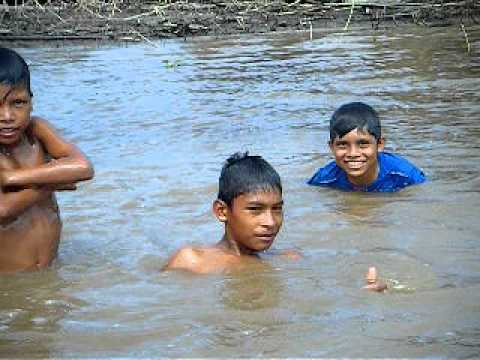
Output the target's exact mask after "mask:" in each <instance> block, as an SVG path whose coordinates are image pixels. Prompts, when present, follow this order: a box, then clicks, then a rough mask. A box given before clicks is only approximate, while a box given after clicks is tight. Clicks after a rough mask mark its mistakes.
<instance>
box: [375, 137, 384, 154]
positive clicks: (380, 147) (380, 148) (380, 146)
mask: <svg viewBox="0 0 480 360" xmlns="http://www.w3.org/2000/svg"><path fill="white" fill-rule="evenodd" d="M377 148H378V151H383V149H385V138H384V137H383V136H381V137H380V139H378V142H377Z"/></svg>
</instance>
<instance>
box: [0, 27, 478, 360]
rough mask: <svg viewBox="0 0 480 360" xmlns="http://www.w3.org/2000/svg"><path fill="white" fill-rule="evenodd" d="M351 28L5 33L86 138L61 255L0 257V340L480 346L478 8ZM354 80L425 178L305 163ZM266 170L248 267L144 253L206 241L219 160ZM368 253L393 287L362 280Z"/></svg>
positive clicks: (216, 231) (422, 352)
mask: <svg viewBox="0 0 480 360" xmlns="http://www.w3.org/2000/svg"><path fill="white" fill-rule="evenodd" d="M468 30H469V35H470V42H471V44H472V47H473V49H474V52H473V53H471V54H470V55H468V54H467V53H466V49H465V40H464V37H463V33H462V32H461V31H460V30H459V29H458V28H442V29H425V28H420V27H404V28H402V29H401V31H399V30H398V29H396V30H395V31H377V32H375V31H371V30H368V29H367V30H365V29H352V30H351V31H350V32H348V33H347V34H342V33H341V32H340V31H324V32H322V31H317V32H315V33H314V39H313V40H312V41H310V39H309V36H308V34H305V33H299V32H294V33H283V34H263V35H254V36H238V37H229V38H222V39H217V38H198V39H191V40H190V39H189V40H188V41H186V42H184V41H179V40H171V41H159V42H157V43H155V44H156V47H153V46H151V45H148V44H137V45H129V46H124V45H122V46H112V45H110V46H96V45H92V44H91V45H85V44H83V45H81V46H70V45H69V46H61V47H36V48H18V50H19V51H20V52H21V53H22V54H23V55H24V56H25V57H26V58H27V59H28V60H29V63H30V64H31V69H32V82H33V90H34V93H35V98H34V100H35V105H34V106H35V113H36V114H39V115H42V116H45V117H47V118H49V119H51V121H52V122H53V123H54V124H55V125H56V126H57V127H58V128H59V129H60V130H61V131H62V132H63V133H64V135H65V136H66V137H68V138H70V139H72V140H73V141H75V142H76V143H77V144H79V145H80V147H81V148H82V149H83V150H84V151H85V152H86V153H87V154H88V155H89V156H90V158H91V159H92V161H93V162H94V164H95V167H96V178H95V180H94V181H92V182H89V183H88V184H84V185H82V186H81V187H80V189H79V190H78V191H77V192H76V193H61V194H59V201H60V206H61V208H62V213H63V219H64V232H63V240H62V244H61V247H60V251H59V260H58V262H57V263H56V264H55V265H54V266H53V267H52V268H51V269H48V270H46V271H42V272H40V273H32V274H18V275H2V276H0V291H1V292H0V355H1V356H3V357H28V358H31V357H91V358H98V357H125V358H139V357H156V356H165V357H427V358H447V357H457V358H468V357H475V356H480V318H479V316H480V315H479V314H480V305H479V304H480V251H479V247H480V222H479V220H478V219H479V215H478V214H479V211H478V209H479V205H480V195H479V190H480V178H479V173H480V171H479V170H480V136H479V135H480V125H479V116H478V115H479V113H480V102H479V100H480V96H479V92H480V80H479V75H480V61H479V57H478V49H479V47H480V41H479V38H480V28H478V27H477V28H471V29H468ZM356 100H362V101H365V102H368V103H370V104H372V105H373V106H375V107H376V108H377V109H378V111H379V113H380V114H381V116H382V118H383V124H384V128H385V135H386V137H387V149H388V150H390V151H396V152H399V153H401V154H403V155H405V156H406V157H407V158H409V159H411V160H412V161H414V162H415V163H416V164H417V165H418V166H420V167H422V168H423V169H424V171H425V172H426V173H427V175H428V177H429V182H428V183H427V184H425V185H422V186H418V187H413V188H410V189H407V190H405V191H402V192H400V193H396V194H386V195H374V194H356V193H341V192H337V191H333V190H326V189H317V188H311V187H308V186H306V185H305V181H306V179H307V178H309V176H311V174H312V173H313V172H314V171H315V170H316V169H317V168H318V167H319V166H320V165H322V164H323V163H325V162H326V161H328V160H329V159H330V154H329V152H328V147H327V145H326V142H327V139H328V118H329V116H330V114H331V112H332V111H333V110H334V109H335V108H336V107H337V106H339V105H340V104H342V103H345V102H348V101H356ZM238 150H249V151H250V152H251V153H253V154H261V155H263V156H264V157H265V158H266V159H267V160H268V161H270V162H271V163H272V164H273V165H274V166H275V167H276V168H277V169H278V171H279V172H280V174H281V176H282V178H283V181H284V189H285V203H286V207H285V225H284V228H283V230H282V233H281V234H280V235H279V237H278V239H277V241H276V243H275V244H274V248H277V249H285V248H297V249H299V250H300V251H301V252H302V253H303V254H304V259H303V260H301V261H298V262H291V261H285V260H280V259H278V258H276V257H274V256H268V255H267V256H265V257H264V261H263V263H261V264H259V266H258V267H256V268H252V269H251V271H249V272H244V273H238V274H230V275H212V276H203V277H195V276H191V275H187V274H181V273H159V272H158V269H159V268H160V267H161V266H162V264H163V263H164V262H165V260H166V259H167V257H168V255H169V254H171V253H172V252H173V251H174V250H175V249H177V248H179V247H180V246H182V245H186V244H191V243H195V244H209V243H213V242H215V241H217V240H218V239H219V237H220V235H221V232H222V228H221V226H220V224H219V223H217V222H216V220H215V219H214V218H213V216H212V214H211V211H210V206H211V202H212V200H213V199H214V197H215V194H216V188H217V184H216V182H217V178H218V174H219V170H220V167H221V164H222V162H223V160H224V159H225V158H226V157H227V156H228V155H229V154H231V153H233V152H235V151H238ZM370 264H375V265H376V266H377V267H378V268H379V271H380V274H381V276H382V277H384V278H386V279H390V280H391V281H392V283H395V284H396V289H394V290H393V291H391V292H389V293H386V294H383V295H380V294H372V293H367V292H365V291H362V290H361V289H360V288H361V286H362V285H363V274H364V272H365V270H366V269H367V267H368V265H370Z"/></svg>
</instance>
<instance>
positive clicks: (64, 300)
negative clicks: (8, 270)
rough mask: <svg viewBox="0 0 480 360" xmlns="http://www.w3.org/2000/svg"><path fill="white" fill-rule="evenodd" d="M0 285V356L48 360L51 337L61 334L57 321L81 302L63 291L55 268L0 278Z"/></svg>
mask: <svg viewBox="0 0 480 360" xmlns="http://www.w3.org/2000/svg"><path fill="white" fill-rule="evenodd" d="M0 284H1V285H0V286H1V289H2V293H1V295H2V296H1V297H0V333H1V334H2V336H1V340H0V355H2V356H7V357H50V356H52V355H53V354H55V345H56V344H55V336H56V334H58V333H61V332H62V325H61V322H62V321H63V319H65V318H66V317H68V315H69V313H70V312H72V311H74V310H75V309H79V308H81V307H82V306H84V305H85V302H83V301H81V300H79V299H77V298H75V297H73V296H72V295H71V294H70V293H68V292H67V291H66V288H67V287H68V282H67V281H65V280H64V279H63V278H62V277H61V276H60V275H59V273H58V270H57V269H56V268H52V269H48V270H45V271H41V272H38V273H31V274H26V273H21V274H15V275H1V276H0ZM52 335H53V336H52Z"/></svg>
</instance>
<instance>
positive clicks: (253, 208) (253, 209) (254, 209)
mask: <svg viewBox="0 0 480 360" xmlns="http://www.w3.org/2000/svg"><path fill="white" fill-rule="evenodd" d="M247 210H248V211H250V212H251V213H254V214H258V213H260V212H261V211H262V208H261V207H260V206H247Z"/></svg>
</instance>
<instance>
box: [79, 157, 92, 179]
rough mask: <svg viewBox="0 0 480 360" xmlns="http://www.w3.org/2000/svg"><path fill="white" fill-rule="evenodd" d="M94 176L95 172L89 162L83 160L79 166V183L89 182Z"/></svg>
mask: <svg viewBox="0 0 480 360" xmlns="http://www.w3.org/2000/svg"><path fill="white" fill-rule="evenodd" d="M94 176H95V170H94V169H93V165H92V163H91V162H90V161H88V160H85V161H84V162H83V163H82V164H81V165H80V181H85V180H91V179H93V177H94Z"/></svg>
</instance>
